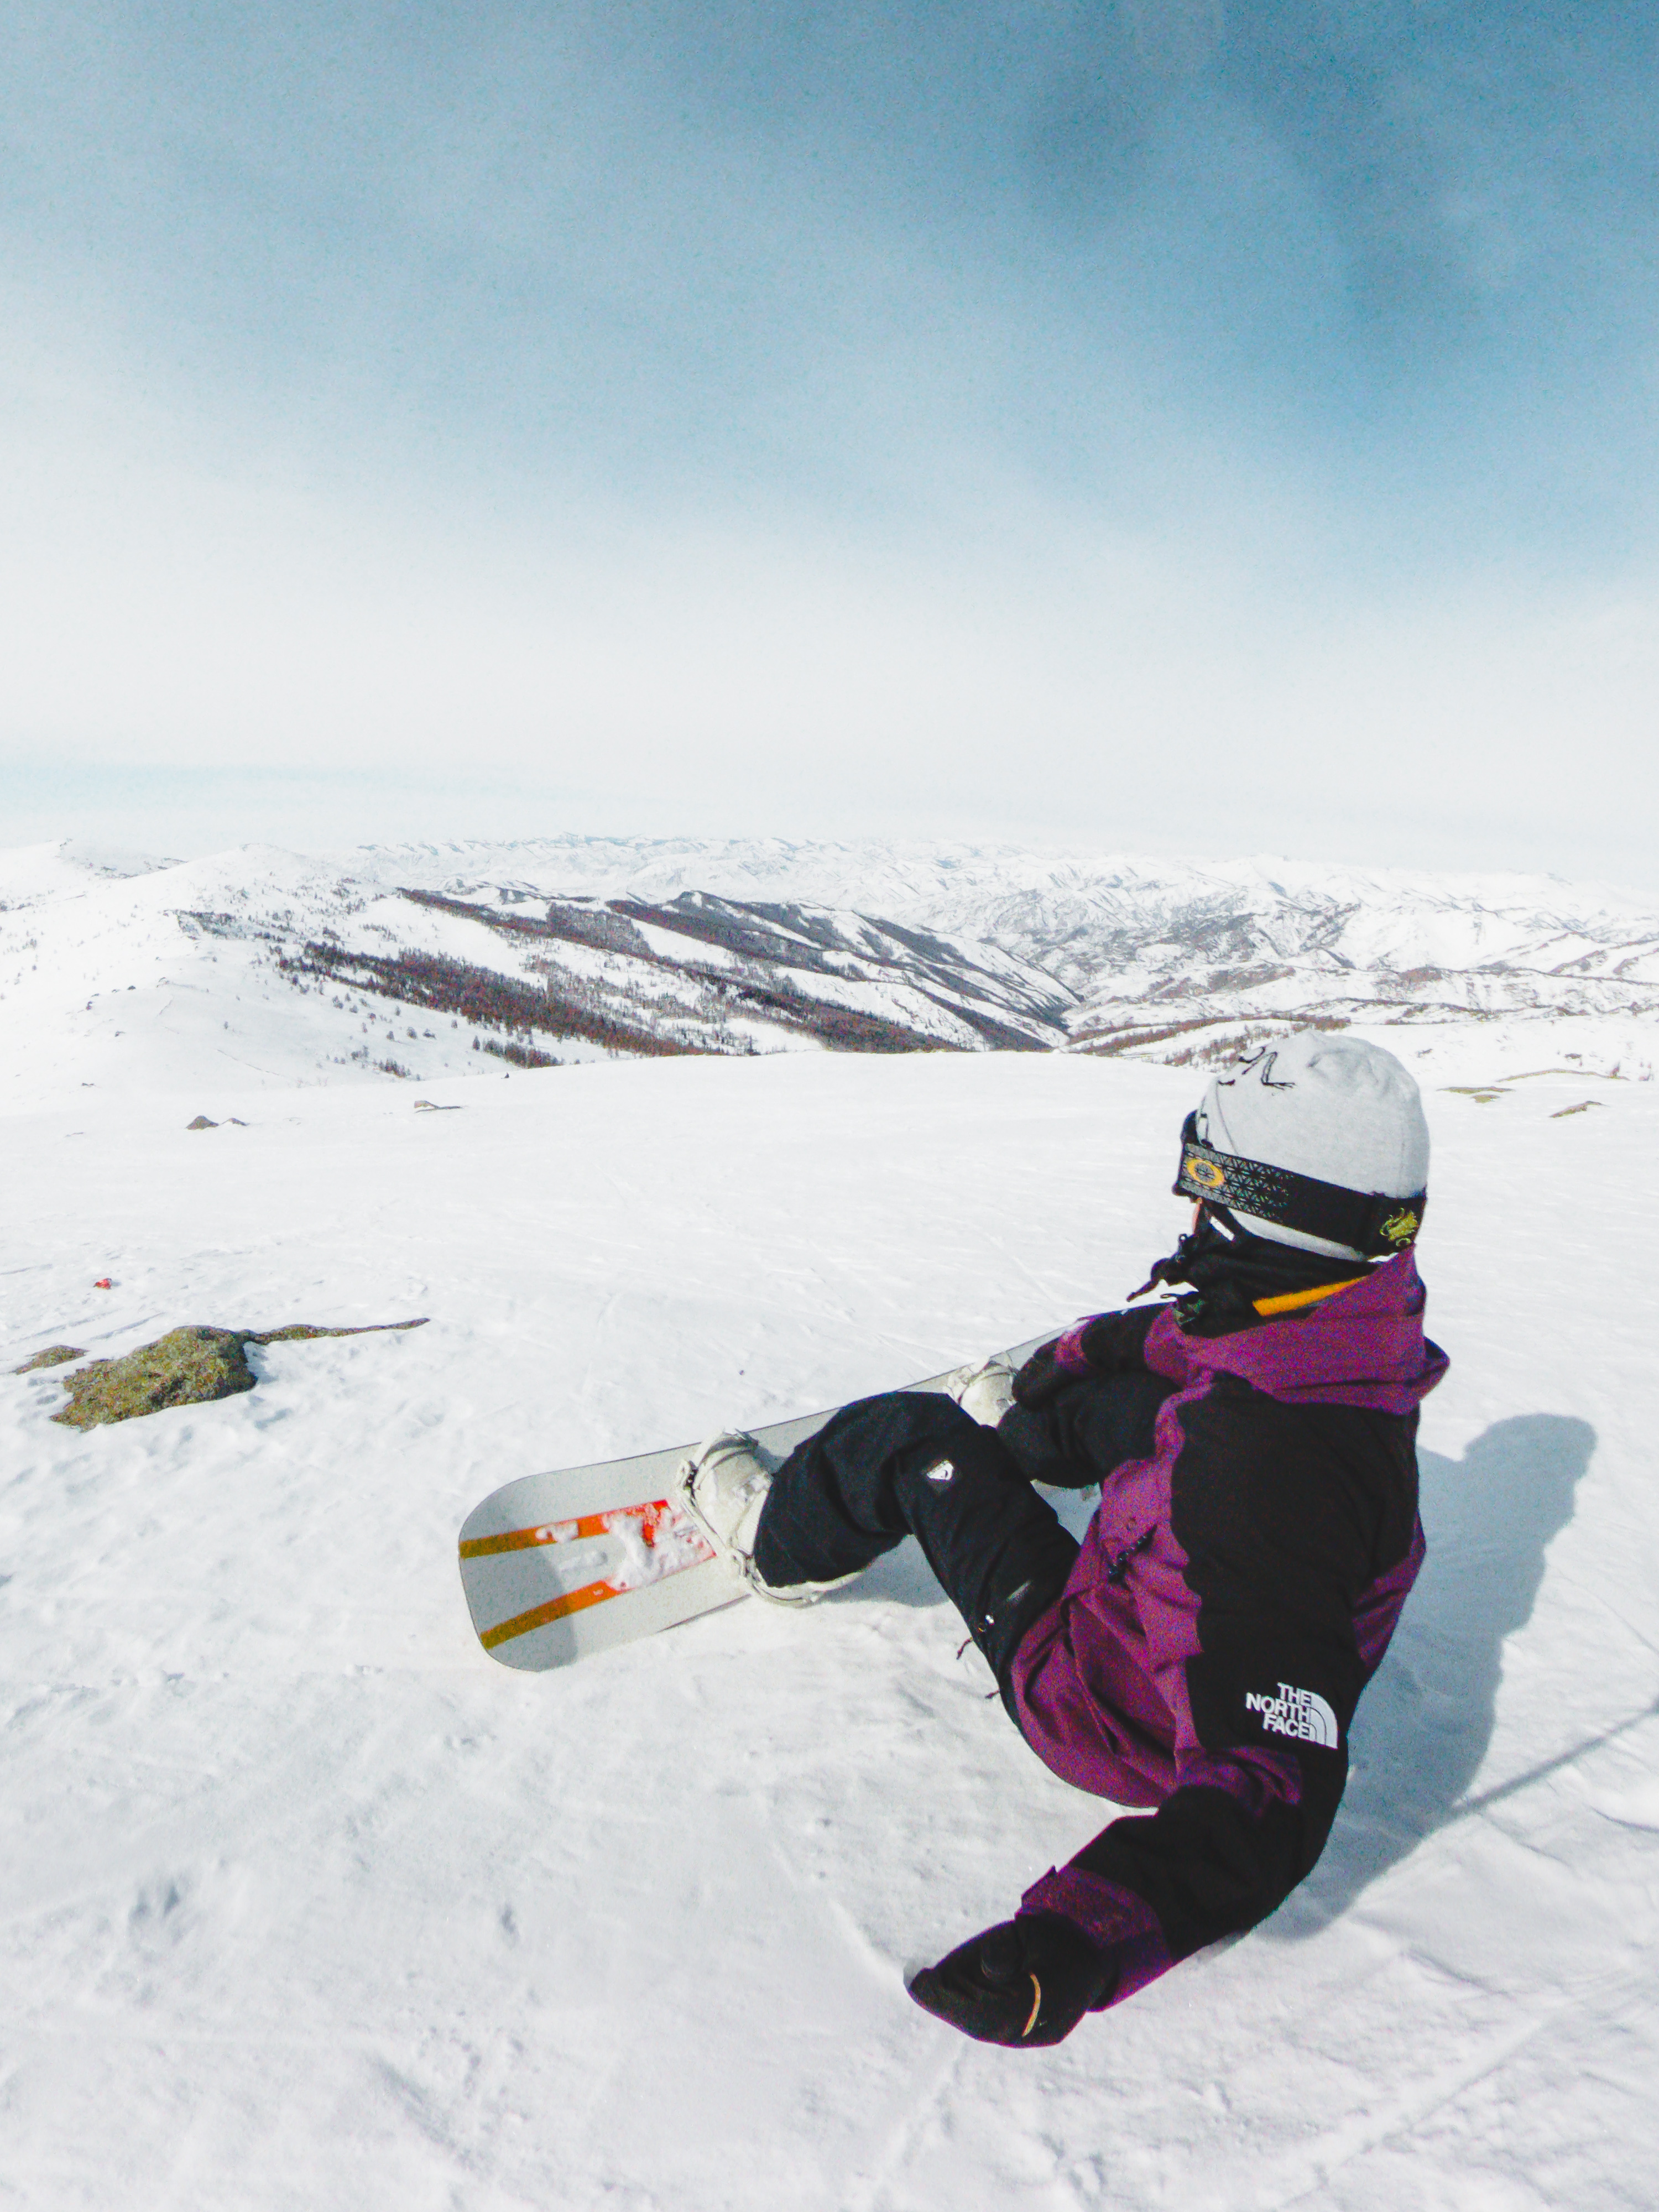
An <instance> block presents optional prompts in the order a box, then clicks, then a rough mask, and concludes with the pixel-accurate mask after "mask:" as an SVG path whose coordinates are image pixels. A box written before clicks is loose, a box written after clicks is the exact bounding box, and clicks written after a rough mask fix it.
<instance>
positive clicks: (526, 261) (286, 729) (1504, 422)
mask: <svg viewBox="0 0 1659 2212" xmlns="http://www.w3.org/2000/svg"><path fill="white" fill-rule="evenodd" d="M1656 64H1659V10H1655V9H1651V8H1644V7H1634V8H1632V7H1631V6H1630V5H1628V4H1627V0H1626V4H1624V5H1620V6H1614V5H1610V4H1601V0H1573V4H1572V5H1571V6H1568V5H1566V4H1565V0H1560V3H1559V4H1553V5H1552V4H1528V0H1484V4H1482V5H1481V6H1480V7H1479V8H1475V7H1472V6H1469V5H1468V4H1464V5H1461V6H1460V5H1455V4H1453V0H1253V4H1252V5H1251V6H1249V7H1248V8H1246V7H1243V6H1241V5H1236V4H1235V5H1228V4H1225V0H1000V4H992V0H985V4H979V5H968V4H952V0H915V4H908V0H889V4H886V5H883V6H875V5H867V4H862V3H861V0H836V4H833V5H829V4H825V5H816V4H798V5H791V4H786V0H771V4H760V0H629V4H628V5H627V6H625V7H622V6H617V5H615V4H611V5H608V6H607V5H599V4H597V0H582V4H566V3H565V0H538V4H535V5H530V4H510V0H467V3H466V4H465V5H453V6H452V5H447V4H445V5H435V4H418V0H414V3H411V0H402V3H401V4H398V5H392V4H391V0H384V3H383V4H359V3H358V0H330V4H327V5H322V4H307V0H293V4H290V5H289V6H287V7H285V8H284V9H281V10H274V9H269V8H266V7H262V6H258V7H256V6H254V5H252V4H241V0H222V4H216V5H212V6H208V5H204V4H200V0H197V4H194V5H191V4H184V0H143V4H142V5H138V4H126V0H103V4H100V0H76V5H75V6H73V7H70V6H67V5H55V4H40V5H33V6H30V5H20V4H16V0H4V4H3V5H0V86H3V90H0V671H3V673H0V843H15V842H28V841H31V840H33V839H36V838H46V837H50V836H66V835H77V836H101V837H106V838H108V837H112V836H113V837H119V838H121V839H123V840H124V841H125V842H130V843H132V844H135V845H138V846H142V847H148V848H151V849H158V850H168V851H179V852H189V851H201V850H207V849H211V848H215V847H216V846H221V845H224V844H229V843H234V842H241V841H243V840H246V839H250V838H265V839H269V840H271V841H273V842H285V843H290V844H295V845H297V846H301V847H310V848H316V847H319V846H330V845H336V846H337V845H340V844H343V843H346V842H358V841H362V840H372V839H376V838H386V839H402V838H407V837H412V836H491V837H498V836H510V835H514V834H524V835H550V834H554V833H556V832H558V831H561V830H567V829H593V830H600V831H609V832H627V831H639V832H647V833H653V834H674V833H690V834H707V835H711V836H712V835H720V834H726V833H731V834H744V835H747V834H765V833H772V834H777V835H781V836H817V835H823V836H838V837H845V836H859V835H865V834H867V835H871V836H890V835H896V834H902V835H907V836H981V837H982V836H993V837H1004V838H1006V839H1008V840H1009V841H1011V842H1025V843H1036V844H1051V845H1055V846H1064V847H1070V848H1079V847H1090V848H1097V849H1134V850H1140V851H1148V852H1164V853H1191V854H1216V855H1220V854H1231V853H1238V852H1246V851H1277V852H1284V853H1287V854H1294V855H1297V856H1299V857H1304V858H1310V859H1321V858H1331V859H1342V860H1365V861H1370V862H1374V863H1378V864H1393V865H1406V866H1433V867H1447V868H1459V867H1522V868H1547V869H1551V870H1553V871H1554V872H1557V873H1559V874H1563V875H1569V876H1580V877H1583V876H1590V877H1596V878H1604V879H1607V880H1611V881H1625V882H1628V883H1631V884H1637V885H1638V886H1641V887H1644V888H1659V853H1656V851H1655V850H1654V848H1653V840H1652V838H1651V836H1650V823H1651V821H1652V819H1653V815H1654V811H1655V799H1656V797H1659V790H1656V786H1659V776H1656V773H1655V770H1654V769H1653V767H1652V765H1651V759H1652V753H1653V748H1652V745H1651V744H1650V735H1651V732H1652V730H1653V726H1654V720H1655V714H1654V707H1653V704H1652V702H1653V701H1654V700H1655V698H1656V696H1659V689H1656V678H1659V456H1656V452H1655V437H1656V431H1655V422H1656V416H1655V410H1654V405H1653V399H1654V385H1655V381H1656V369H1659V343H1656V342H1659V251H1656V249H1659V194H1656V192H1655V191H1654V178H1653V168H1654V155H1653V148H1654V146H1655V144H1656V143H1659V66H1656Z"/></svg>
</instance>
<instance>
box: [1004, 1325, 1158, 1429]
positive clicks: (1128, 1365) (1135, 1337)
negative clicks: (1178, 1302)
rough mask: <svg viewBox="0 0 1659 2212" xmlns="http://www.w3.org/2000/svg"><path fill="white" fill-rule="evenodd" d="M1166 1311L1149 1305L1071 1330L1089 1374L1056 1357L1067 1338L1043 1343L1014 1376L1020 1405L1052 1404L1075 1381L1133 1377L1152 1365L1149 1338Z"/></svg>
mask: <svg viewBox="0 0 1659 2212" xmlns="http://www.w3.org/2000/svg"><path fill="white" fill-rule="evenodd" d="M1159 1310H1160V1309H1159V1308H1158V1307H1157V1306H1143V1307H1141V1308H1140V1310H1139V1312H1136V1313H1108V1314H1097V1315H1096V1316H1095V1317H1094V1319H1093V1320H1092V1321H1085V1322H1080V1323H1079V1326H1078V1327H1077V1328H1075V1329H1073V1330H1071V1331H1069V1332H1068V1334H1070V1335H1071V1337H1072V1339H1073V1342H1074V1343H1075V1344H1076V1346H1077V1347H1078V1350H1079V1352H1081V1353H1082V1354H1083V1357H1084V1358H1085V1360H1086V1361H1087V1363H1088V1365H1087V1369H1086V1371H1085V1370H1079V1369H1078V1368H1076V1367H1062V1366H1061V1365H1060V1362H1059V1359H1058V1358H1057V1357H1056V1355H1057V1353H1058V1352H1059V1350H1060V1344H1061V1342H1062V1339H1061V1338H1060V1337H1056V1338H1055V1339H1054V1342H1053V1343H1052V1344H1045V1345H1042V1346H1039V1347H1038V1349H1037V1350H1036V1352H1033V1353H1032V1354H1031V1356H1030V1358H1029V1359H1028V1360H1027V1361H1026V1363H1025V1364H1024V1366H1023V1367H1022V1368H1021V1369H1020V1370H1019V1372H1018V1374H1017V1375H1016V1376H1015V1377H1014V1383H1013V1389H1014V1403H1015V1404H1016V1405H1018V1406H1030V1407H1039V1406H1046V1405H1048V1403H1049V1402H1050V1401H1052V1400H1053V1399H1055V1398H1057V1397H1059V1395H1060V1392H1061V1391H1062V1390H1067V1389H1070V1388H1071V1386H1072V1385H1073V1383H1085V1382H1087V1380H1088V1379H1089V1376H1091V1375H1128V1374H1132V1373H1133V1372H1134V1370H1136V1369H1137V1368H1144V1367H1145V1366H1146V1334H1147V1331H1148V1330H1149V1329H1150V1328H1152V1323H1153V1322H1155V1321H1156V1320H1157V1319H1158V1313H1159Z"/></svg>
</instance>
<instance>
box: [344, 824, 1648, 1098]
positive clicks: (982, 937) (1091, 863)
mask: <svg viewBox="0 0 1659 2212" xmlns="http://www.w3.org/2000/svg"><path fill="white" fill-rule="evenodd" d="M347 864H349V866H351V867H352V869H353V870H354V871H355V872H359V873H362V874H364V875H372V876H374V877H376V878H379V879H381V880H392V879H393V878H395V879H396V880H398V881H400V882H405V883H410V884H423V885H426V886H428V887H429V888H433V889H444V888H450V889H453V890H454V891H455V893H456V895H458V896H490V895H495V896H501V895H510V896H516V897H520V898H532V897H544V896H552V895H555V894H569V893H571V892H574V891H584V892H586V893H587V894H588V895H589V896H593V897H618V896H628V897H635V898H645V899H666V898H671V897H672V896H676V895H678V894H680V893H683V892H684V891H686V890H691V889H706V890H718V891H720V892H721V893H722V894H724V895H725V896H728V897H732V898H743V899H780V898H798V899H809V900H817V901H821V902H823V903H825V904H827V905H830V906H836V907H856V908H860V910H861V911H863V912H866V913H871V914H880V915H886V916H889V917H891V918H892V919H894V920H896V921H901V922H906V923H908V924H911V925H912V926H919V927H923V928H927V929H933V930H938V931H940V932H942V933H946V934H950V933H963V934H964V935H968V936H970V937H971V938H973V939H975V941H976V942H978V943H981V944H988V945H999V946H1000V947H1002V948H1003V949H1004V950H1005V951H1007V952H1009V953H1012V954H1016V955H1018V957H1021V958H1023V959H1024V960H1027V961H1029V962H1030V963H1032V964H1033V965H1034V966H1036V967H1037V968H1040V969H1045V970H1047V971H1048V974H1050V975H1053V976H1054V977H1055V978H1056V979H1057V980H1058V981H1061V982H1063V983H1064V984H1066V986H1067V987H1068V988H1069V989H1070V990H1071V991H1073V992H1074V993H1075V994H1077V997H1078V1000H1079V1004H1078V1005H1077V1006H1076V1007H1075V1009H1074V1010H1073V1011H1072V1012H1069V1013H1067V1014H1066V1016H1065V1022H1066V1029H1067V1030H1068V1033H1069V1035H1070V1036H1071V1037H1072V1038H1073V1040H1074V1041H1075V1042H1076V1044H1077V1046H1078V1047H1079V1048H1080V1049H1084V1050H1088V1051H1095V1052H1109V1053H1112V1054H1119V1053H1122V1052H1125V1051H1127V1052H1129V1053H1131V1054H1133V1055H1136V1056H1142V1057H1151V1058H1153V1059H1156V1060H1162V1061H1164V1062H1166V1063H1173V1064H1175V1065H1181V1066H1184V1065H1188V1064H1193V1063H1197V1064H1200V1065H1202V1064H1206V1063H1209V1062H1212V1061H1214V1060H1218V1059H1225V1058H1228V1057H1231V1054H1233V1053H1234V1052H1235V1051H1237V1048H1238V1047H1239V1045H1240V1043H1241V1042H1244V1041H1246V1040H1248V1039H1249V1038H1251V1037H1253V1036H1255V1035H1257V1034H1260V1033H1261V1032H1262V1031H1263V1030H1273V1029H1282V1028H1284V1027H1285V1025H1286V1024H1291V1023H1295V1022H1298V1021H1322V1022H1325V1023H1328V1024H1339V1023H1350V1022H1352V1023H1354V1024H1361V1025H1364V1026H1366V1027H1370V1028H1374V1027H1375V1026H1376V1025H1377V1024H1384V1025H1388V1026H1395V1025H1399V1024H1407V1025H1408V1026H1411V1027H1413V1028H1417V1029H1420V1030H1424V1031H1425V1032H1427V1033H1428V1040H1427V1041H1428V1042H1431V1043H1433V1044H1436V1045H1438V1044H1440V1043H1442V1042H1444V1041H1445V1038H1446V1033H1447V1032H1449V1031H1452V1032H1455V1031H1462V1030H1464V1029H1466V1028H1467V1027H1468V1026H1470V1025H1474V1026H1478V1027H1479V1028H1480V1030H1483V1031H1485V1032H1486V1035H1487V1042H1488V1046H1489V1048H1492V1047H1494V1046H1496V1045H1498V1043H1499V1042H1500V1041H1501V1042H1504V1043H1505V1044H1506V1043H1508V1042H1510V1041H1514V1042H1516V1043H1517V1044H1518V1045H1519V1046H1520V1047H1521V1048H1522V1049H1523V1050H1527V1049H1530V1051H1531V1052H1532V1054H1533V1055H1534V1058H1535V1057H1536V1055H1537V1053H1538V1051H1539V1049H1540V1048H1541V1034H1542V1033H1541V1030H1539V1029H1538V1028H1537V1026H1536V1024H1539V1023H1540V1022H1541V1021H1542V1022H1547V1023H1549V1024H1554V1023H1555V1022H1556V1021H1557V1020H1558V1019H1559V1018H1560V1017H1563V1016H1565V1017H1567V1018H1569V1020H1570V1023H1571V1028H1570V1029H1569V1030H1560V1031H1557V1032H1554V1034H1555V1035H1556V1036H1557V1040H1558V1043H1559V1041H1560V1040H1561V1039H1562V1038H1565V1036H1569V1035H1570V1036H1571V1037H1572V1039H1573V1043H1572V1047H1571V1049H1572V1050H1574V1051H1576V1052H1577V1054H1578V1056H1579V1058H1580V1059H1581V1060H1583V1061H1584V1062H1585V1063H1586V1064H1589V1065H1595V1066H1600V1067H1601V1068H1602V1069H1603V1070H1604V1071H1606V1070H1610V1069H1611V1068H1613V1067H1614V1066H1620V1065H1621V1064H1622V1067H1623V1072H1625V1073H1632V1072H1641V1071H1642V1070H1649V1071H1650V1069H1651V1066H1652V1064H1653V1060H1654V1045H1653V1036H1652V1031H1653V1024H1654V1023H1655V1021H1656V1018H1659V910H1656V909H1655V908H1654V907H1653V906H1652V905H1651V904H1650V903H1648V902H1643V901H1641V900H1639V899H1637V898H1635V897H1634V896H1631V895H1629V894H1627V893H1623V892H1619V891H1613V890H1600V889H1597V888H1595V887H1593V886H1591V887H1584V886H1578V885H1573V884H1565V883H1561V882H1559V881H1558V880H1556V879H1555V878H1553V877H1545V876H1469V877H1449V876H1437V875H1430V874H1426V873H1412V872H1405V871H1400V870H1386V869H1372V870H1364V869H1358V868H1345V867H1334V866H1313V865H1310V864H1308V863H1304V862H1297V861H1288V860H1240V861H1234V862H1226V863H1212V862H1204V863H1196V862H1189V861H1160V860H1137V859H1133V858H1127V857H1123V856H1112V855H1106V856H1092V857H1090V856H1079V857H1066V856H1064V855H1055V854H1039V853H1034V852H1029V851H1024V850H1021V849H1019V848H1012V847H1006V848H1005V847H985V846H948V845H924V844H891V843H888V844H883V843H873V842H872V843H869V844H859V845H790V844H787V843H784V842H781V841H779V840H748V841H735V840H734V841H729V842H713V841H710V842H700V841H696V840H690V839H681V840H662V839H647V838H638V839H616V838H610V839H607V838H575V837H572V838H553V839H544V840H537V841H533V842H526V843H523V844H517V845H506V846H495V847H490V846H480V845H452V846H400V847H396V848H364V849H362V850H360V851H358V852H356V853H354V854H351V855H349V856H347ZM1528 1037H1530V1039H1531V1042H1530V1046H1528V1043H1527V1040H1528Z"/></svg>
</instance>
